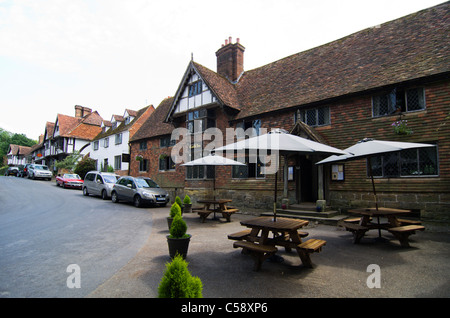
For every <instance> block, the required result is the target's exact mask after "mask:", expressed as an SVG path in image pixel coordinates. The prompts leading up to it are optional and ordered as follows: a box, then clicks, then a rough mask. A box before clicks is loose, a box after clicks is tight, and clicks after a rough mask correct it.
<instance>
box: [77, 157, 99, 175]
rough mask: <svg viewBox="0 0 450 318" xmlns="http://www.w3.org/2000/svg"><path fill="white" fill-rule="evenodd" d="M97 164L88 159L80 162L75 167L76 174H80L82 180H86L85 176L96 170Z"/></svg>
mask: <svg viewBox="0 0 450 318" xmlns="http://www.w3.org/2000/svg"><path fill="white" fill-rule="evenodd" d="M96 169H97V164H96V162H95V160H94V159H92V158H89V157H86V158H83V159H81V160H80V161H78V163H77V165H76V166H75V169H74V172H75V173H76V174H78V175H79V176H80V177H81V179H83V180H84V176H85V175H86V173H88V172H89V171H91V170H96Z"/></svg>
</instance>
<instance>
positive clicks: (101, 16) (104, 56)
mask: <svg viewBox="0 0 450 318" xmlns="http://www.w3.org/2000/svg"><path fill="white" fill-rule="evenodd" d="M443 2H445V1H442V0H377V1H373V0H340V1H336V0H314V1H313V0H308V1H306V0H305V1H304V0H226V1H224V0H221V1H216V0H196V1H186V0H164V1H161V0H160V1H155V0H128V1H124V0H0V128H2V129H4V130H7V131H10V132H13V133H23V134H25V135H26V136H27V137H28V138H31V139H34V140H37V139H38V137H39V135H40V134H43V133H44V130H45V124H46V122H47V121H50V122H54V121H55V119H56V115H57V114H58V113H60V114H65V115H70V116H74V115H75V109H74V107H75V105H81V106H86V107H89V108H91V109H92V110H93V111H98V113H99V114H100V115H101V116H102V117H103V118H104V119H106V120H110V119H111V116H112V115H113V114H118V115H123V113H124V111H125V109H126V108H128V109H133V110H139V109H141V108H143V107H145V106H147V105H153V106H154V107H155V108H156V107H157V106H158V105H159V104H160V102H161V101H162V100H163V99H165V98H166V97H168V96H174V95H175V93H176V91H177V89H178V86H179V85H180V82H181V80H182V77H183V75H184V72H185V71H186V68H187V66H188V64H189V62H190V60H191V57H193V59H194V61H196V62H197V63H200V64H202V65H203V66H206V67H208V68H209V69H211V70H213V71H216V56H215V52H216V51H217V50H218V49H219V48H220V47H221V45H222V44H224V43H225V39H228V38H229V37H230V36H231V37H232V42H233V43H235V42H236V38H239V39H240V43H241V44H242V45H243V46H244V47H245V53H244V70H251V69H254V68H257V67H260V66H263V65H266V64H268V63H271V62H274V61H276V60H279V59H282V58H284V57H286V56H289V55H292V54H296V53H299V52H302V51H304V50H307V49H310V48H313V47H316V46H319V45H322V44H325V43H328V42H331V41H333V40H336V39H339V38H342V37H344V36H347V35H350V34H352V33H355V32H358V31H360V30H363V29H365V28H368V27H373V26H376V25H378V24H382V23H384V22H387V21H391V20H394V19H397V18H400V17H403V16H405V15H408V14H410V13H413V12H417V11H420V10H422V9H426V8H429V7H432V6H435V5H437V4H440V3H443Z"/></svg>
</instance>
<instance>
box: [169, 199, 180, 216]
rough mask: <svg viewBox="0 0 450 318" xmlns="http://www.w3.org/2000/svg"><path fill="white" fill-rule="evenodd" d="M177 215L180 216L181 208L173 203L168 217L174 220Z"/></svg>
mask: <svg viewBox="0 0 450 318" xmlns="http://www.w3.org/2000/svg"><path fill="white" fill-rule="evenodd" d="M178 214H179V215H180V216H181V207H180V205H178V203H176V202H174V204H172V206H171V207H170V217H171V218H174V217H175V216H176V215H178Z"/></svg>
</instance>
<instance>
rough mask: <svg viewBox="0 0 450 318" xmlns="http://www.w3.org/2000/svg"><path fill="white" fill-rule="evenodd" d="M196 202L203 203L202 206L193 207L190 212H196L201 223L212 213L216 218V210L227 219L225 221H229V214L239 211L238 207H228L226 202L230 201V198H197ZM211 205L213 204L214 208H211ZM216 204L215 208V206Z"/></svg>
mask: <svg viewBox="0 0 450 318" xmlns="http://www.w3.org/2000/svg"><path fill="white" fill-rule="evenodd" d="M197 202H198V203H203V204H204V206H203V207H201V208H198V207H196V208H193V209H192V212H194V213H195V212H196V213H197V214H198V215H199V216H200V220H201V221H202V223H204V222H205V221H206V218H207V217H208V216H209V215H210V214H211V213H214V218H213V219H216V212H219V213H221V214H222V217H223V218H225V219H226V220H227V222H231V215H232V214H233V213H236V212H239V209H236V208H235V207H228V206H227V205H226V204H227V203H229V202H232V200H228V199H218V200H198V201H197ZM211 205H213V206H214V208H211ZM216 205H218V207H217V208H216V207H215V206H216Z"/></svg>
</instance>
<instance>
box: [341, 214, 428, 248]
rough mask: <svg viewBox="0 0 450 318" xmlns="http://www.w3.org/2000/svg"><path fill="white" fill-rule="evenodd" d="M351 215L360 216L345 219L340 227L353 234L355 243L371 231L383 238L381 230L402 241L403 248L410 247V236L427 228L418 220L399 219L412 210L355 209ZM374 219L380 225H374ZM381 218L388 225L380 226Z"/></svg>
mask: <svg viewBox="0 0 450 318" xmlns="http://www.w3.org/2000/svg"><path fill="white" fill-rule="evenodd" d="M349 212H350V213H355V214H359V215H360V217H359V221H358V218H350V219H345V220H344V221H343V222H340V224H339V225H340V226H343V227H344V228H345V229H346V230H347V231H349V232H352V233H353V242H354V243H355V244H356V243H359V242H360V240H361V238H363V237H364V235H365V233H366V232H367V231H368V230H371V229H377V230H378V232H379V237H381V232H380V231H381V230H387V231H389V232H390V233H392V234H393V235H394V237H395V238H396V239H398V240H399V241H400V245H401V246H402V247H409V242H408V238H409V236H410V235H412V234H415V233H416V231H423V230H425V227H423V226H422V225H421V222H420V221H418V220H409V219H403V218H398V217H397V216H398V215H404V214H407V213H411V211H410V210H401V209H392V208H383V207H380V208H378V209H376V208H368V209H354V210H349ZM372 217H377V219H378V223H372V222H371V220H372ZM380 217H385V218H387V220H388V223H384V224H380V219H379V218H380Z"/></svg>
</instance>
